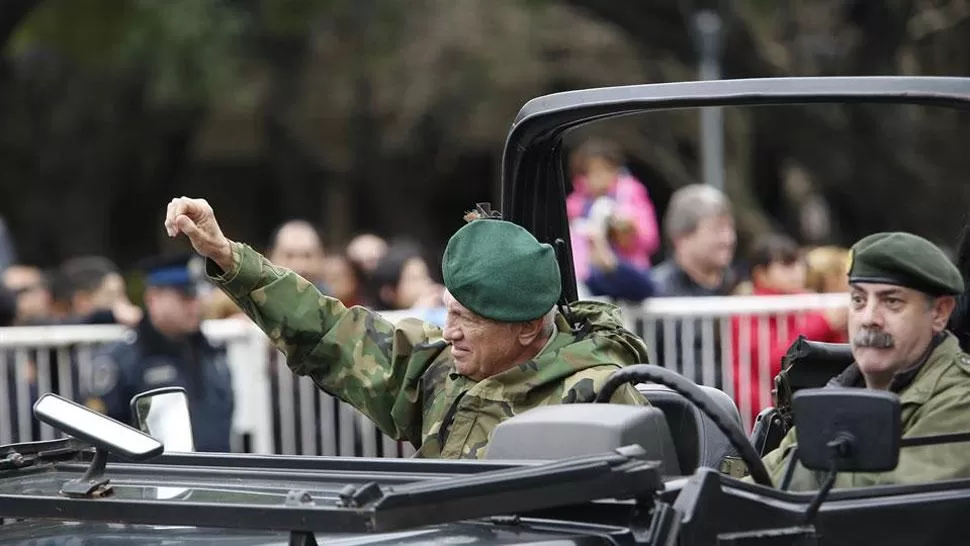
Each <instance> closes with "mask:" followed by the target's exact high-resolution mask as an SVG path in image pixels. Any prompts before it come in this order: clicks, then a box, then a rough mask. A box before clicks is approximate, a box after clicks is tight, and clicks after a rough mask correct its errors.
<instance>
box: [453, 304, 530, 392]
mask: <svg viewBox="0 0 970 546" xmlns="http://www.w3.org/2000/svg"><path fill="white" fill-rule="evenodd" d="M444 302H445V308H446V309H447V315H446V318H445V329H444V338H445V340H447V341H448V342H450V343H451V355H452V357H453V358H454V359H455V368H456V369H457V370H458V373H460V374H461V375H464V376H466V377H469V378H471V379H474V380H476V381H481V380H482V379H485V378H486V377H489V376H492V375H495V374H497V373H499V372H502V371H504V370H506V369H508V367H509V365H510V364H511V363H514V362H515V361H516V359H517V358H518V357H519V353H521V351H522V349H523V348H522V346H521V344H520V343H519V341H518V335H517V331H516V325H513V324H503V323H500V322H495V321H493V320H489V319H486V318H483V317H480V316H478V315H476V314H475V313H473V312H471V311H470V310H468V309H467V308H466V307H465V306H464V305H462V304H460V303H458V300H456V299H455V298H454V297H452V295H451V294H450V293H448V292H447V291H445V294H444Z"/></svg>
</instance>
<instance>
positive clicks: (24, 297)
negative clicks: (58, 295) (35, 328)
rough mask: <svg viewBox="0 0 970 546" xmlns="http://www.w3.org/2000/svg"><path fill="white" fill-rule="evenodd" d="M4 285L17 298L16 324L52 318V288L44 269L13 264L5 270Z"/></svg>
mask: <svg viewBox="0 0 970 546" xmlns="http://www.w3.org/2000/svg"><path fill="white" fill-rule="evenodd" d="M3 286H4V288H6V289H7V290H9V291H11V292H13V294H14V296H15V297H16V298H17V315H16V319H15V324H16V325H19V326H26V325H39V324H46V323H47V322H49V321H50V320H51V318H52V316H51V304H52V296H51V288H50V282H49V281H48V279H47V277H46V276H45V275H44V273H43V271H41V270H40V269H38V268H36V267H33V266H28V265H21V264H17V265H11V266H10V267H8V268H7V269H5V270H4V272H3Z"/></svg>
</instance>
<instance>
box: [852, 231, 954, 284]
mask: <svg viewBox="0 0 970 546" xmlns="http://www.w3.org/2000/svg"><path fill="white" fill-rule="evenodd" d="M849 282H853V283H854V282H874V283H884V284H895V285H899V286H905V287H907V288H912V289H914V290H919V291H920V292H925V293H927V294H929V295H932V296H941V295H944V294H950V295H957V294H960V293H962V292H963V276H962V275H960V270H959V269H957V267H956V265H954V264H953V262H952V261H950V259H949V258H948V257H947V256H946V254H944V253H943V251H942V250H940V248H939V247H937V246H936V245H934V244H933V243H931V242H929V241H927V240H926V239H924V238H922V237H919V236H917V235H913V234H911V233H904V232H898V231H897V232H892V233H876V234H873V235H869V236H868V237H864V238H862V239H860V240H859V242H857V243H856V244H855V245H853V246H852V249H851V262H850V264H849Z"/></svg>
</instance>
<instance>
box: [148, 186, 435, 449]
mask: <svg viewBox="0 0 970 546" xmlns="http://www.w3.org/2000/svg"><path fill="white" fill-rule="evenodd" d="M165 227H166V230H167V231H168V234H169V236H172V237H174V236H176V235H178V234H179V233H184V234H185V235H186V236H187V237H188V238H189V241H190V242H191V243H192V246H193V248H195V250H196V252H198V253H199V254H200V255H202V256H204V257H206V258H207V264H206V273H207V275H208V276H209V277H210V278H211V279H212V281H213V282H214V283H215V284H216V285H217V286H219V288H220V289H222V290H223V291H224V292H225V293H226V294H227V295H228V296H229V297H230V298H231V299H232V300H233V301H234V302H235V303H236V304H237V305H239V307H240V308H241V309H242V310H243V311H244V312H245V313H246V315H247V316H249V318H251V319H252V320H253V321H254V322H255V323H256V325H257V326H259V328H260V329H261V330H263V332H265V333H266V334H267V336H269V338H270V340H271V341H272V342H273V344H274V345H275V346H276V347H277V348H279V349H280V350H281V351H282V352H283V353H284V354H285V355H286V357H287V365H288V366H289V367H290V369H291V370H293V372H294V373H296V374H298V375H308V376H310V377H311V378H312V379H313V380H314V382H316V383H317V385H319V386H320V387H321V388H323V389H325V390H326V391H328V392H330V393H332V394H334V395H335V396H337V397H339V398H340V399H342V400H344V401H345V402H347V403H349V404H351V405H353V406H354V407H356V408H357V409H359V410H360V411H361V412H363V413H364V414H365V415H367V416H368V417H369V418H370V419H371V420H372V421H374V422H375V423H376V424H377V425H378V426H379V427H380V428H381V430H383V431H384V432H385V433H386V434H388V435H390V436H393V437H395V438H407V439H410V440H412V441H414V442H419V441H420V438H421V434H420V432H421V402H420V400H419V399H418V388H417V385H418V381H419V379H420V377H421V375H422V373H423V371H424V369H426V368H427V366H428V365H429V364H430V363H431V362H432V361H433V360H434V359H435V358H436V357H437V356H438V355H439V354H440V352H441V351H442V350H443V349H444V347H445V344H444V342H443V341H442V342H437V343H436V342H435V341H437V340H439V339H440V332H438V330H437V329H436V328H434V327H433V326H431V325H426V324H424V323H421V322H420V321H416V320H408V321H403V323H402V324H401V325H400V326H399V327H396V326H395V325H394V324H392V323H391V322H389V321H387V320H385V319H384V318H382V317H381V316H380V315H379V314H378V313H375V312H372V311H369V310H367V309H364V308H363V307H354V308H351V309H347V308H346V307H345V306H344V305H343V304H342V303H341V302H340V301H339V300H337V299H335V298H331V297H328V296H324V295H323V294H321V293H320V292H319V291H318V290H317V289H316V287H314V286H313V285H312V284H311V283H310V282H308V281H307V280H305V279H303V278H302V277H300V276H299V275H297V274H296V273H294V272H293V271H291V270H289V269H285V268H281V267H278V266H276V265H274V264H272V263H271V262H270V261H269V260H268V259H266V258H265V257H264V256H262V255H261V254H259V253H258V252H256V251H255V250H254V249H252V248H250V247H249V246H248V245H245V244H242V243H237V242H231V241H229V240H228V239H227V238H226V237H225V236H224V235H223V234H222V231H221V230H220V228H219V226H218V224H217V223H216V221H215V216H214V215H213V213H212V208H211V207H210V206H209V205H208V203H206V202H205V201H204V200H202V199H188V198H184V197H183V198H179V199H175V200H173V201H172V203H170V204H169V208H168V214H167V217H166V220H165Z"/></svg>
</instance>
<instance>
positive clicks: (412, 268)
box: [395, 257, 432, 309]
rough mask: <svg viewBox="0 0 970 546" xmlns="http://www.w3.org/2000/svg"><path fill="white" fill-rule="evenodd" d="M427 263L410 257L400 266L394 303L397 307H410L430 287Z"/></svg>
mask: <svg viewBox="0 0 970 546" xmlns="http://www.w3.org/2000/svg"><path fill="white" fill-rule="evenodd" d="M431 285H432V281H431V275H430V274H428V265H427V264H426V263H424V260H422V259H421V258H416V257H415V258H411V259H410V260H408V261H407V262H406V263H405V264H404V267H403V268H401V280H400V281H398V283H397V290H395V294H396V300H397V301H396V302H395V303H396V304H397V307H398V309H410V308H411V307H414V303H415V302H416V301H418V298H420V297H421V296H423V295H424V294H425V293H427V291H428V289H429V288H431Z"/></svg>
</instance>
